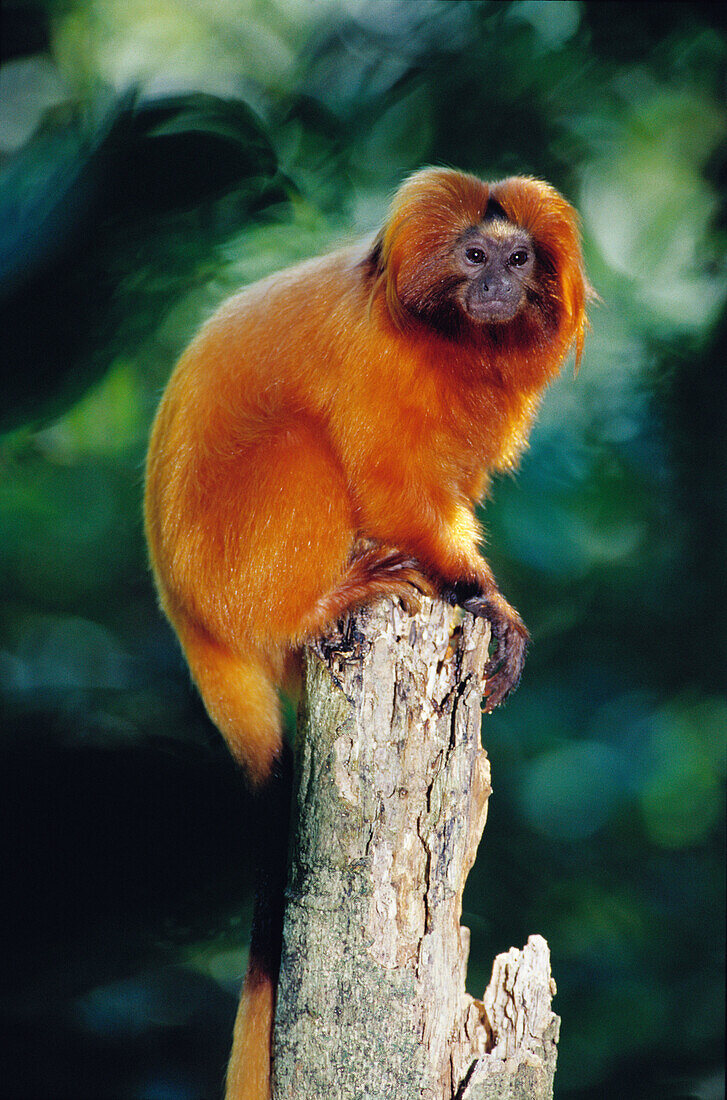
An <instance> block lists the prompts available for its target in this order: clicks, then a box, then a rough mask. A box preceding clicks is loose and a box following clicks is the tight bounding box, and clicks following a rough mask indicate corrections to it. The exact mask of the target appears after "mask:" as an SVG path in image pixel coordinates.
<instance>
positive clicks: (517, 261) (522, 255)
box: [507, 248, 528, 267]
mask: <svg viewBox="0 0 727 1100" xmlns="http://www.w3.org/2000/svg"><path fill="white" fill-rule="evenodd" d="M507 262H508V263H509V264H510V267H522V266H523V264H526V263H527V262H528V254H527V252H526V251H525V249H524V248H518V250H517V252H513V254H512V256H511V257H510V259H509V260H508V261H507Z"/></svg>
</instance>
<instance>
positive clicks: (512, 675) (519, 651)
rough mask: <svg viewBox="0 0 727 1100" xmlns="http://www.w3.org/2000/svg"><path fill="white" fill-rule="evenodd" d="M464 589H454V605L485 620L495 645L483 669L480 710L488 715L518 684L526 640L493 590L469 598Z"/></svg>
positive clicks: (514, 616)
mask: <svg viewBox="0 0 727 1100" xmlns="http://www.w3.org/2000/svg"><path fill="white" fill-rule="evenodd" d="M468 587H469V586H468ZM464 588H465V586H464V585H462V586H460V585H457V586H456V587H455V590H454V593H453V595H455V598H456V602H457V603H459V604H460V606H461V607H463V608H464V609H465V611H469V612H470V614H472V615H481V616H482V617H483V618H485V619H487V620H488V622H489V624H490V628H491V630H492V640H493V642H494V643H495V652H494V653H493V654H492V656H491V657H490V659H489V661H488V662H487V664H486V665H485V668H484V674H485V690H484V697H485V705H484V708H483V709H484V711H485V713H486V714H490V713H491V712H492V711H493V710H494V709H495V707H498V706H499V705H500V703H501V702H502V701H503V699H505V698H506V697H507V696H508V695H509V694H510V692H511V691H514V690H515V688H516V687H517V686H518V684H519V683H520V677H521V675H522V671H523V665H524V664H525V650H526V649H527V644H528V640H529V636H528V632H527V628H526V626H525V623H524V622H523V621H522V619H521V618H520V616H519V615H518V613H517V611H516V610H515V608H514V607H511V606H510V604H509V603H508V602H507V600H506V599H505V597H504V596H502V595H501V594H500V593H499V592H498V590H497V589H496V588H495V587H494V586H493V588H492V589H490V590H489V591H488V592H482V593H476V594H473V595H470V594H469V593H467V592H466V591H462V589H464ZM458 589H459V591H458ZM470 592H471V589H470ZM448 594H449V593H448ZM457 597H459V598H457Z"/></svg>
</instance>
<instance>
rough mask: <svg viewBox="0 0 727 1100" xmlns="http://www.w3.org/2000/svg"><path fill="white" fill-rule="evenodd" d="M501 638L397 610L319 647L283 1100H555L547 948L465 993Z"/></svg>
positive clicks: (376, 611)
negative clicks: (490, 688) (486, 699)
mask: <svg viewBox="0 0 727 1100" xmlns="http://www.w3.org/2000/svg"><path fill="white" fill-rule="evenodd" d="M488 641H489V628H488V625H487V623H486V622H484V621H483V620H482V619H479V620H476V619H473V618H472V617H471V616H470V615H467V614H464V615H463V614H461V613H459V612H457V611H456V610H455V609H453V608H450V607H449V606H447V605H445V604H443V603H441V602H439V601H431V600H424V601H423V607H422V610H421V612H420V613H419V614H418V615H416V616H414V617H412V616H410V615H408V614H407V613H406V612H405V611H404V610H403V609H402V608H401V607H400V606H399V605H398V604H394V603H392V602H391V601H388V600H384V601H381V602H380V603H377V604H375V605H373V606H371V607H366V608H362V609H361V610H359V611H358V612H356V613H355V614H353V615H351V616H349V617H348V618H347V619H346V621H345V622H344V624H343V626H342V630H341V633H340V634H337V635H336V636H335V637H329V638H327V639H324V640H323V641H321V642H320V643H318V644H317V645H316V646H315V647H313V648H311V650H310V651H309V652H308V655H307V669H306V685H305V696H304V704H303V708H302V713H301V724H300V730H299V746H298V750H297V767H296V795H295V796H294V807H293V837H292V843H291V866H290V873H289V879H288V894H287V908H286V916H285V930H284V944H283V961H282V967H281V977H280V986H279V992H278V1004H277V1014H276V1024H275V1036H274V1053H273V1059H274V1063H273V1064H274V1072H273V1080H274V1084H273V1100H321V1098H323V1097H326V1098H328V1097H335V1098H336V1100H354V1098H356V1100H362V1098H367V1100H388V1098H392V1100H393V1098H396V1100H453V1098H457V1100H494V1098H503V1097H508V1098H512V1100H516V1098H517V1100H519V1098H526V1097H527V1098H533V1100H536V1098H537V1100H545V1098H546V1097H551V1096H552V1089H553V1074H554V1072H555V1058H556V1046H555V1044H556V1041H557V1037H558V1025H559V1020H558V1017H557V1016H555V1015H554V1014H553V1012H552V1011H551V1004H550V1002H551V995H552V993H554V992H555V987H554V985H553V982H552V979H551V977H550V961H549V953H548V946H547V944H546V942H545V940H543V939H542V938H541V937H540V936H531V937H530V939H529V940H528V943H527V945H526V946H525V947H524V948H523V949H522V950H521V951H519V950H516V949H515V948H512V949H511V950H510V951H509V952H508V953H507V954H504V955H499V956H498V957H497V959H496V960H495V963H494V967H493V974H492V980H491V982H490V985H489V986H488V989H487V990H486V992H485V994H484V997H483V1000H482V1001H477V1000H475V999H473V998H472V997H471V996H469V995H468V994H467V993H466V992H465V973H466V966H467V955H468V949H469V931H468V929H466V928H462V927H460V924H459V918H460V915H461V908H462V892H463V890H464V884H465V880H466V877H467V874H468V873H469V870H470V868H471V866H472V864H473V862H474V859H475V854H476V851H477V846H478V843H479V840H480V836H481V834H482V830H483V828H484V824H485V818H486V816H487V800H488V797H489V795H490V790H491V788H490V769H489V762H488V760H487V755H486V753H485V751H484V749H483V748H482V745H481V743H480V703H481V683H482V668H483V666H484V663H485V661H486V659H487V649H488Z"/></svg>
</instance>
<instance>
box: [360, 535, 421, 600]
mask: <svg viewBox="0 0 727 1100" xmlns="http://www.w3.org/2000/svg"><path fill="white" fill-rule="evenodd" d="M351 569H352V571H354V570H355V571H356V572H359V571H361V572H363V574H364V576H365V577H366V584H367V586H368V589H369V592H370V594H371V595H375V594H377V593H379V592H380V593H381V594H383V595H387V596H393V597H395V598H398V599H400V600H401V602H402V604H403V605H404V607H405V608H406V610H407V611H408V612H409V614H410V615H416V613H417V611H419V610H420V609H421V601H420V596H433V595H434V587H433V586H432V584H431V583H430V581H428V580H427V578H426V577H425V576H424V575H423V573H422V568H421V565H420V564H419V562H418V561H417V560H416V559H415V558H411V557H409V556H408V555H407V554H404V553H402V552H401V551H400V550H392V549H390V548H389V547H386V546H369V547H367V548H366V549H363V550H362V551H361V552H360V553H359V554H357V555H356V556H355V557H354V558H353V560H352V562H351Z"/></svg>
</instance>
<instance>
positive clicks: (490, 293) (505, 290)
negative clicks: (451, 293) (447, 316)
mask: <svg viewBox="0 0 727 1100" xmlns="http://www.w3.org/2000/svg"><path fill="white" fill-rule="evenodd" d="M454 264H455V269H456V270H457V271H458V272H460V273H461V275H462V279H461V281H460V282H459V283H458V286H457V289H456V291H455V297H456V299H457V303H458V305H459V307H460V309H461V310H462V311H463V312H464V313H465V315H466V316H467V317H468V318H470V320H472V321H476V322H479V323H480V324H489V325H502V324H507V322H508V321H512V320H513V318H514V317H516V316H517V315H518V313H519V312H520V310H521V309H522V308H523V306H524V305H525V302H526V300H527V296H526V292H527V289H528V287H530V286H532V285H533V275H534V268H535V249H534V247H533V242H532V239H531V237H530V234H529V233H527V232H526V231H525V230H524V229H520V228H519V227H518V226H516V225H512V224H511V223H510V222H508V221H506V220H504V219H501V218H495V219H493V220H492V221H487V222H484V223H483V224H482V225H479V226H476V227H473V228H472V229H469V230H467V232H466V233H465V234H463V236H462V237H461V238H460V240H459V241H458V242H457V245H456V246H455V253H454Z"/></svg>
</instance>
